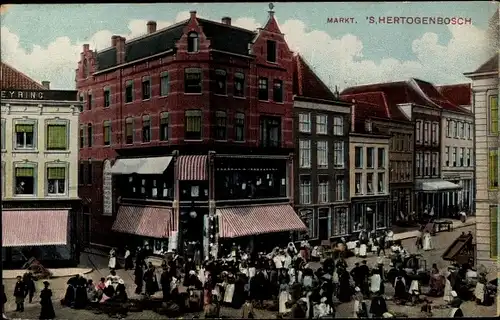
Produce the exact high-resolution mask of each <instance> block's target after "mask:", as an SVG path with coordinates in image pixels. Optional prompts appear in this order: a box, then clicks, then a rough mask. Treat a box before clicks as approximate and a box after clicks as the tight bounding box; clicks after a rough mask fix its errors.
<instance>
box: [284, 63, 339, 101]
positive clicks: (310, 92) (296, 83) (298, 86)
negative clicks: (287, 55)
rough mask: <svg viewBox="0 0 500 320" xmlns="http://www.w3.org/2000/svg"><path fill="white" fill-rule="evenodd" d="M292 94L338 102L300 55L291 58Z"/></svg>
mask: <svg viewBox="0 0 500 320" xmlns="http://www.w3.org/2000/svg"><path fill="white" fill-rule="evenodd" d="M293 59H294V63H293V94H294V95H297V96H301V97H308V98H315V99H322V100H338V98H337V97H336V96H335V94H334V93H333V92H332V91H331V90H330V89H329V88H328V86H327V85H326V84H325V83H324V82H323V81H322V80H321V79H320V78H319V77H318V76H317V75H316V73H315V72H314V71H313V69H312V68H311V67H310V66H309V64H308V63H307V62H306V61H305V60H304V58H303V57H302V56H301V55H300V54H296V55H294V57H293Z"/></svg>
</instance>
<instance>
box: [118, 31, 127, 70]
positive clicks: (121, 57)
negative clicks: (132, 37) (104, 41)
mask: <svg viewBox="0 0 500 320" xmlns="http://www.w3.org/2000/svg"><path fill="white" fill-rule="evenodd" d="M125 41H126V39H125V38H124V37H120V36H119V37H118V38H117V39H116V63H117V64H122V63H124V62H125Z"/></svg>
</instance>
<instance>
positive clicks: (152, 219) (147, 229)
mask: <svg viewBox="0 0 500 320" xmlns="http://www.w3.org/2000/svg"><path fill="white" fill-rule="evenodd" d="M176 226H177V225H176V223H175V217H174V215H173V214H172V208H166V207H152V206H144V207H142V206H126V205H122V206H120V208H119V209H118V214H117V215H116V220H115V222H114V223H113V227H112V230H113V231H116V232H122V233H129V234H135V235H138V236H144V237H151V238H157V239H161V238H168V237H170V235H171V234H172V231H173V230H175V229H176Z"/></svg>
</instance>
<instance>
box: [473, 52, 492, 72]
mask: <svg viewBox="0 0 500 320" xmlns="http://www.w3.org/2000/svg"><path fill="white" fill-rule="evenodd" d="M487 72H498V53H496V54H495V55H494V56H493V57H491V58H490V60H488V61H486V62H485V63H483V64H482V65H481V66H480V67H479V68H477V69H476V71H474V72H471V73H473V74H474V73H487Z"/></svg>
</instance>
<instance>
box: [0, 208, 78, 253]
mask: <svg viewBox="0 0 500 320" xmlns="http://www.w3.org/2000/svg"><path fill="white" fill-rule="evenodd" d="M68 223H69V221H68V210H36V211H35V210H26V211H21V210H15V211H14V210H12V211H11V210H2V246H3V247H26V246H50V245H66V244H67V243H68Z"/></svg>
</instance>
